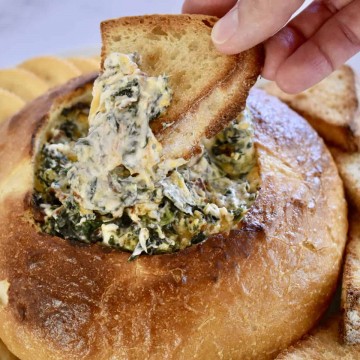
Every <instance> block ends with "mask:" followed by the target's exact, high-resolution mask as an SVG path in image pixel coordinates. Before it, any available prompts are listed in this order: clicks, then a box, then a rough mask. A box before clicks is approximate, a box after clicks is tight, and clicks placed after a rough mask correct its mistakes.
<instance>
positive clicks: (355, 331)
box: [341, 211, 360, 358]
mask: <svg viewBox="0 0 360 360" xmlns="http://www.w3.org/2000/svg"><path fill="white" fill-rule="evenodd" d="M341 300H342V310H343V313H344V316H343V322H342V329H343V336H344V341H345V343H347V344H351V345H352V344H360V212H359V211H354V212H352V214H351V217H350V229H349V242H348V244H347V246H346V257H345V264H344V274H343V282H342V299H341ZM359 358H360V357H359Z"/></svg>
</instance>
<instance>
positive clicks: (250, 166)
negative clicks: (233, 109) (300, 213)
mask: <svg viewBox="0 0 360 360" xmlns="http://www.w3.org/2000/svg"><path fill="white" fill-rule="evenodd" d="M139 63H140V59H139V57H138V56H137V55H136V54H130V55H124V54H118V53H113V54H111V55H110V56H109V57H108V58H107V59H106V61H105V69H104V72H103V74H102V75H100V77H99V78H98V79H97V80H96V82H95V84H94V89H93V100H92V103H91V107H90V104H89V103H86V102H81V103H78V104H76V105H73V106H70V107H68V108H64V109H63V110H62V112H61V114H60V115H59V116H58V118H57V119H56V121H54V126H53V127H52V128H51V129H50V130H49V131H48V132H47V134H46V139H45V141H44V142H43V145H42V146H41V150H40V152H39V154H38V156H37V162H36V164H37V165H36V172H35V192H34V200H35V204H36V209H37V216H36V219H37V220H38V221H39V223H40V226H41V229H42V230H43V231H44V232H46V233H49V234H52V235H56V236H60V237H63V238H65V239H71V240H78V241H83V242H87V243H93V242H100V243H102V244H104V245H107V246H111V247H114V248H117V249H121V250H125V251H129V252H131V253H132V254H131V257H130V258H131V259H133V258H135V257H136V256H138V255H140V254H142V253H146V254H160V253H171V252H174V251H178V250H181V249H183V248H186V247H188V246H190V245H192V244H196V243H199V242H201V241H204V240H205V239H206V238H207V237H208V236H209V235H210V234H215V233H219V232H228V231H229V230H230V229H231V228H232V227H233V226H234V224H235V223H236V222H239V221H240V220H241V219H242V218H243V216H244V215H245V214H246V211H247V210H248V209H249V207H250V206H251V205H252V203H253V202H254V200H255V198H256V195H257V191H258V187H259V174H258V168H257V162H256V152H255V148H254V144H253V127H252V119H251V115H250V114H249V112H248V111H246V110H245V111H244V112H243V113H242V114H241V115H240V116H239V117H238V118H237V119H235V120H234V121H232V123H231V124H230V125H229V126H228V127H227V128H226V129H225V130H223V131H222V132H221V133H219V134H218V135H217V136H216V137H214V138H213V139H211V140H206V141H204V143H203V151H202V153H201V154H200V155H198V156H197V157H195V158H192V159H191V160H184V159H182V158H181V159H165V158H164V157H162V146H161V144H160V143H159V141H157V139H156V137H155V136H154V134H153V132H152V131H151V128H150V126H149V125H150V124H151V121H152V120H153V119H155V118H157V117H159V116H160V115H162V114H164V113H165V111H166V109H167V108H168V106H169V105H170V103H171V95H172V92H171V90H170V88H169V86H168V78H167V77H166V76H158V77H151V76H147V75H146V74H144V73H143V72H141V70H140V69H139V67H138V64H139Z"/></svg>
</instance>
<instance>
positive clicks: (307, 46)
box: [183, 0, 360, 93]
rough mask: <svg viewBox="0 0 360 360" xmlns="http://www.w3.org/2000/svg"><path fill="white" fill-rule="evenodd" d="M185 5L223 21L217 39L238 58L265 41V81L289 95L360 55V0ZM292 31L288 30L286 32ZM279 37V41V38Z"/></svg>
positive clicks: (190, 0)
mask: <svg viewBox="0 0 360 360" xmlns="http://www.w3.org/2000/svg"><path fill="white" fill-rule="evenodd" d="M303 3H304V0H289V1H284V0H272V1H270V0H240V1H236V0H185V3H184V5H183V12H185V13H201V14H209V15H217V16H219V17H221V16H223V18H222V19H221V20H219V21H218V23H217V24H216V25H215V26H214V29H213V32H212V39H213V42H214V44H215V46H216V47H217V48H218V50H219V51H221V52H223V53H225V54H236V53H239V52H241V51H244V50H247V49H249V48H250V47H252V46H255V45H257V44H258V43H260V42H262V41H265V43H264V44H265V54H266V55H265V65H264V69H263V73H262V75H263V77H264V78H266V79H269V80H273V81H276V82H277V84H278V85H279V87H280V88H281V89H282V90H284V91H286V92H289V93H297V92H300V91H303V90H305V89H307V88H308V87H310V86H313V85H315V84H316V83H318V82H319V81H321V80H322V79H323V78H324V77H326V76H327V75H329V74H330V73H331V72H332V71H334V70H335V69H336V68H338V67H339V66H340V65H342V64H343V63H344V62H346V61H347V60H348V59H349V58H351V57H352V56H353V55H355V54H356V53H357V52H359V51H360V0H322V1H321V0H317V1H313V2H312V3H311V4H310V5H309V6H308V7H307V8H306V9H305V10H304V11H303V12H302V13H300V14H299V15H297V16H296V17H295V18H294V19H292V20H291V21H290V22H289V23H288V24H287V25H286V23H287V22H288V21H289V19H290V18H291V16H292V15H293V13H294V12H295V11H296V10H298V9H299V8H300V6H301V5H302V4H303ZM284 25H286V26H284ZM274 34H275V35H274Z"/></svg>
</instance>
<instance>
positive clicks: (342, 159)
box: [331, 148, 360, 221]
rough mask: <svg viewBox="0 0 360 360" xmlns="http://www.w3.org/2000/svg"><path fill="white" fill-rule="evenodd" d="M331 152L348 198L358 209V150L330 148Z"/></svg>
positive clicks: (359, 201) (359, 179)
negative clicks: (344, 150)
mask: <svg viewBox="0 0 360 360" xmlns="http://www.w3.org/2000/svg"><path fill="white" fill-rule="evenodd" d="M331 153H332V155H333V157H334V159H335V162H336V165H337V167H338V170H339V173H340V176H341V178H342V180H343V182H344V186H345V190H346V193H347V196H348V200H349V201H350V202H351V203H352V204H353V205H355V206H356V207H357V209H358V211H360V152H357V153H346V152H343V151H340V150H338V149H335V148H331ZM358 221H360V218H359V220H358Z"/></svg>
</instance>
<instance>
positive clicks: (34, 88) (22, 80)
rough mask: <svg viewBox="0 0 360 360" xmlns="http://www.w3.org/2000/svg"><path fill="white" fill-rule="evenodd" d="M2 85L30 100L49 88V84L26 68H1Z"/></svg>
mask: <svg viewBox="0 0 360 360" xmlns="http://www.w3.org/2000/svg"><path fill="white" fill-rule="evenodd" d="M0 87H1V88H3V89H6V90H9V91H10V92H12V93H14V94H16V95H18V96H19V97H21V98H22V99H23V100H25V101H30V100H33V99H35V98H36V97H38V96H40V95H42V94H43V93H44V92H45V91H46V90H48V88H49V85H48V84H47V83H46V82H45V81H43V80H42V79H40V78H39V77H38V76H36V75H35V74H33V73H32V72H30V71H27V70H25V69H19V68H17V69H2V70H0Z"/></svg>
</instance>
